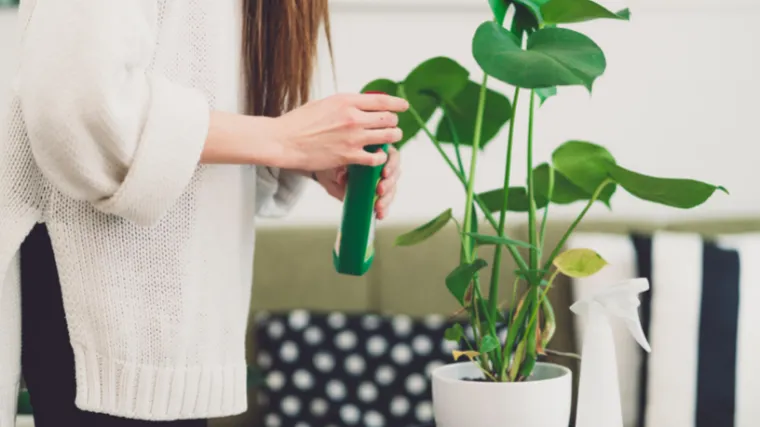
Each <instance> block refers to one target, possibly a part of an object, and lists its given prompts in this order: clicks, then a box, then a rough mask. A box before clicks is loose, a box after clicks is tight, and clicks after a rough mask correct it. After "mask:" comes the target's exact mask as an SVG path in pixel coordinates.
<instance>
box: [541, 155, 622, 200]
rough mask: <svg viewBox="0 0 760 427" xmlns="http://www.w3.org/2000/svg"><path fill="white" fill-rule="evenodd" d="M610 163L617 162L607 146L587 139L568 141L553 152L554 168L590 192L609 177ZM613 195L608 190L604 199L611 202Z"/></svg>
mask: <svg viewBox="0 0 760 427" xmlns="http://www.w3.org/2000/svg"><path fill="white" fill-rule="evenodd" d="M610 163H611V164H615V158H614V157H612V154H610V152H609V151H607V149H606V148H604V147H602V146H600V145H596V144H592V143H590V142H585V141H568V142H566V143H564V144H562V145H561V146H559V147H558V148H557V149H556V150H554V153H553V154H552V164H553V165H554V168H555V169H556V170H557V171H559V172H560V173H561V174H562V175H564V176H565V177H566V178H567V179H568V180H570V182H572V183H573V184H575V185H577V186H578V187H580V188H581V189H583V190H584V191H586V192H587V193H590V194H593V193H594V191H596V189H597V187H599V185H601V183H602V182H604V180H606V179H607V178H608V177H609V172H608V167H607V165H608V164H610ZM609 187H612V186H608V188H609ZM612 191H613V192H614V188H613V189H612ZM611 196H612V194H610V190H606V192H605V193H604V197H605V199H603V201H605V203H607V204H609V198H610V197H611ZM600 199H601V198H600Z"/></svg>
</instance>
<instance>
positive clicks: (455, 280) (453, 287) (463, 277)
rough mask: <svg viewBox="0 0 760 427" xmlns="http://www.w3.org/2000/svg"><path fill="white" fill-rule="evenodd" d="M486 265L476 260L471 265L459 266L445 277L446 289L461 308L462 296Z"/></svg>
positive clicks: (463, 302)
mask: <svg viewBox="0 0 760 427" xmlns="http://www.w3.org/2000/svg"><path fill="white" fill-rule="evenodd" d="M487 265H488V263H487V262H486V261H485V260H483V259H480V258H478V259H476V260H475V261H474V262H473V263H472V264H461V265H460V266H458V267H457V268H455V269H454V271H452V272H451V273H449V275H448V276H447V277H446V288H448V290H449V292H451V294H452V295H454V298H456V300H457V301H459V304H461V305H462V306H463V307H464V306H465V301H464V296H465V295H466V294H467V289H468V288H469V287H470V283H471V282H472V279H473V277H475V274H477V272H478V271H480V270H482V269H483V268H485V267H486V266H487Z"/></svg>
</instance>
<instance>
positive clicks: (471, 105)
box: [436, 81, 512, 149]
mask: <svg viewBox="0 0 760 427" xmlns="http://www.w3.org/2000/svg"><path fill="white" fill-rule="evenodd" d="M480 88H481V86H480V84H479V83H475V82H473V81H468V82H467V85H466V86H465V87H464V89H463V90H462V91H461V92H459V94H458V95H457V96H456V98H455V99H454V100H453V101H452V102H450V103H446V104H445V105H444V107H443V109H444V112H445V113H444V114H445V116H444V118H443V119H442V120H441V121H440V123H439V124H438V131H437V133H436V138H438V141H440V142H454V136H453V134H452V133H451V130H450V128H449V122H448V119H450V120H451V123H453V126H454V130H455V131H456V134H457V135H458V136H459V143H460V145H469V146H472V141H473V139H475V134H474V132H475V119H476V116H477V111H478V101H479V100H480ZM485 102H486V105H485V111H484V114H483V126H482V130H481V143H480V147H481V149H483V148H485V146H486V144H488V142H490V141H491V140H493V138H494V137H495V136H496V135H497V134H498V133H499V131H500V130H501V128H502V127H503V126H504V125H505V124H506V123H507V122H508V121H509V119H510V118H511V117H512V104H511V103H510V102H509V99H507V97H506V96H504V95H502V94H500V93H498V92H496V91H494V90H491V89H486V101H485Z"/></svg>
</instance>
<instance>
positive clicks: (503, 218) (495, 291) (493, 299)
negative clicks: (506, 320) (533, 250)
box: [488, 87, 520, 317]
mask: <svg viewBox="0 0 760 427" xmlns="http://www.w3.org/2000/svg"><path fill="white" fill-rule="evenodd" d="M519 97H520V88H519V87H516V88H515V95H514V97H513V98H512V99H513V101H512V118H511V119H510V123H509V138H508V140H507V159H506V164H505V167H504V185H503V186H502V191H503V193H504V201H503V202H502V205H501V212H499V228H498V230H496V231H497V232H498V234H499V237H504V227H505V226H506V222H507V209H509V181H510V177H511V176H512V143H513V141H514V137H515V117H516V116H517V113H516V112H517V103H518V101H519ZM502 246H503V245H496V249H495V251H494V255H493V266H492V270H491V287H490V288H489V291H488V299H489V301H488V302H489V303H490V311H491V317H496V310H497V306H498V303H499V301H498V300H499V279H500V276H501V249H502Z"/></svg>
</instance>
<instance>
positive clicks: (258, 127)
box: [0, 0, 408, 427]
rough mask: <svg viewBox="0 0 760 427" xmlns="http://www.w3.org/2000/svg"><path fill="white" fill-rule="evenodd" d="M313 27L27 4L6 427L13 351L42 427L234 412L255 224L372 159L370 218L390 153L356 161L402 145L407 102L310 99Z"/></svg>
mask: <svg viewBox="0 0 760 427" xmlns="http://www.w3.org/2000/svg"><path fill="white" fill-rule="evenodd" d="M327 14H328V11H327V0H308V1H307V0H247V1H244V2H242V3H240V2H237V1H232V0H225V1H219V0H129V1H118V2H111V1H102V0H67V1H59V0H37V1H34V0H25V1H22V3H21V9H20V19H21V21H20V22H21V26H22V29H23V37H22V49H21V57H20V69H19V73H18V79H17V80H16V81H15V83H14V94H15V96H14V100H13V104H12V105H11V120H10V127H9V133H8V138H4V139H3V140H2V141H1V142H0V278H2V277H5V278H6V280H5V281H4V282H3V283H2V288H0V362H2V365H0V398H2V399H3V400H2V401H1V402H0V425H1V426H3V427H5V426H6V425H12V412H13V406H14V405H15V392H16V387H17V386H18V384H17V381H18V377H19V374H20V372H19V369H18V368H17V366H18V359H19V354H18V348H19V340H22V341H23V355H22V356H21V358H22V359H23V363H22V365H23V375H24V378H25V379H26V381H27V385H28V388H29V390H30V394H31V398H32V404H33V406H34V410H35V418H36V425H37V427H48V426H56V427H57V426H88V427H89V426H99V427H108V426H142V425H152V424H153V423H155V422H162V424H164V425H176V426H195V425H203V424H204V423H205V422H204V421H203V420H205V419H208V418H211V417H223V416H229V415H233V414H238V413H241V412H243V411H245V409H246V364H245V354H244V342H245V332H246V331H245V329H246V320H247V315H248V308H249V307H248V302H249V298H250V284H251V271H250V269H251V260H252V257H253V242H254V235H253V230H254V217H255V215H256V214H259V215H268V216H271V215H282V214H283V213H284V212H287V210H288V209H289V208H290V207H291V206H292V205H293V203H294V202H295V201H296V200H297V198H298V194H299V193H300V191H301V188H302V186H303V185H304V181H305V180H307V179H308V178H306V177H314V178H315V179H316V180H317V181H318V182H319V183H320V184H322V185H323V186H324V187H325V188H326V189H327V190H328V191H329V192H330V194H332V195H334V196H336V197H338V198H340V197H342V192H343V187H342V186H343V184H344V174H343V172H342V171H343V170H344V169H343V168H344V167H345V166H346V165H347V164H363V165H373V166H377V165H382V164H384V163H386V161H387V165H386V167H385V169H384V174H383V176H384V182H382V183H381V184H380V186H379V192H380V196H381V197H380V199H379V202H378V206H377V212H378V217H380V218H383V217H384V216H385V215H386V214H387V209H388V205H389V203H390V201H391V200H392V198H393V194H394V191H395V184H396V179H397V176H398V153H397V152H396V151H395V150H393V151H392V152H391V154H390V156H386V155H385V154H384V153H382V152H376V153H370V152H367V151H365V150H364V147H365V146H366V145H369V144H378V143H393V142H396V141H398V140H399V139H400V138H401V132H400V130H399V129H398V128H397V127H396V125H397V118H396V115H395V113H397V112H401V111H404V110H405V109H406V108H407V107H408V106H407V103H406V102H405V101H404V100H402V99H398V98H395V97H391V96H385V95H368V94H363V95H359V94H355V95H337V96H332V97H329V98H326V99H323V100H319V101H315V102H307V100H308V96H309V93H310V89H311V86H310V85H311V83H310V78H311V75H312V71H313V68H314V62H315V56H316V49H317V40H318V35H319V30H320V28H322V27H325V28H328V31H329V25H327ZM240 52H242V55H241V54H240ZM242 113H245V114H242ZM252 165H255V167H252ZM19 248H20V250H19ZM262 250H266V248H262ZM19 252H20V256H19ZM296 267H297V266H296ZM19 289H20V290H21V292H20V294H21V295H20V296H19ZM283 292H287V290H286V289H283ZM19 300H21V301H22V302H21V303H19ZM19 305H21V307H22V310H21V311H22V313H23V315H21V316H20V315H19V313H18V312H19V310H18V308H19ZM19 323H21V325H19ZM19 329H22V330H23V334H22V336H21V337H20V336H19V333H18V331H19Z"/></svg>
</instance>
